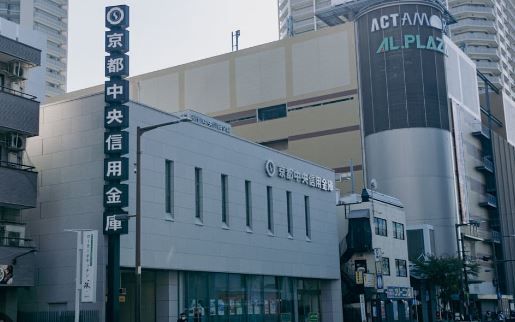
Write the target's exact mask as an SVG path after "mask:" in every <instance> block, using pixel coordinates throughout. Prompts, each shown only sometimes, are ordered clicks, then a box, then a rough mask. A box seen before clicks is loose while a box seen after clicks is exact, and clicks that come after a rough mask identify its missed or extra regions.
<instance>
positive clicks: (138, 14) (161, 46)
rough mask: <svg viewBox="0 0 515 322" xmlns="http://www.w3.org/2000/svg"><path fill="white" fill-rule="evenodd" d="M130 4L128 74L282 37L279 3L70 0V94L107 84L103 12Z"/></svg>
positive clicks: (259, 0)
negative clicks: (234, 39) (236, 38)
mask: <svg viewBox="0 0 515 322" xmlns="http://www.w3.org/2000/svg"><path fill="white" fill-rule="evenodd" d="M117 4H127V5H129V6H130V27H129V30H130V48H131V50H130V52H129V56H130V57H129V58H130V75H131V76H135V75H139V74H142V73H146V72H150V71H155V70H159V69H163V68H167V67H171V66H177V65H180V64H184V63H187V62H191V61H196V60H199V59H203V58H207V57H212V56H216V55H220V54H224V53H227V52H230V51H231V32H232V31H235V30H238V29H239V30H240V31H241V36H240V49H243V48H248V47H252V46H256V45H259V44H263V43H267V42H271V41H274V40H277V39H278V26H277V0H126V1H123V0H118V1H112V0H103V1H100V0H86V1H85V0H69V9H68V10H69V11H68V85H67V90H68V92H70V91H74V90H78V89H82V88H86V87H90V86H94V85H99V84H102V83H103V82H104V80H105V79H104V56H105V51H104V31H105V30H106V29H105V27H104V26H105V24H104V10H105V9H104V8H105V7H106V6H109V5H117Z"/></svg>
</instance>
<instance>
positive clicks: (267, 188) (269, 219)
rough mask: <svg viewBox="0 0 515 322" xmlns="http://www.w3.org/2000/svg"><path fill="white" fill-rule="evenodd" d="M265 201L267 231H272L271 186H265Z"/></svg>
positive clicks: (272, 204) (272, 197)
mask: <svg viewBox="0 0 515 322" xmlns="http://www.w3.org/2000/svg"><path fill="white" fill-rule="evenodd" d="M266 202H267V213H268V231H269V232H271V233H273V232H274V194H273V192H272V187H270V186H267V187H266Z"/></svg>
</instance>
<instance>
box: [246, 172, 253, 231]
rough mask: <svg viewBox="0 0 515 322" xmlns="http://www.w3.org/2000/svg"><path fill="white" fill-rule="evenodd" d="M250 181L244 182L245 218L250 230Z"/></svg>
mask: <svg viewBox="0 0 515 322" xmlns="http://www.w3.org/2000/svg"><path fill="white" fill-rule="evenodd" d="M251 190H252V189H251V186H250V181H248V180H245V214H246V216H245V218H246V220H245V221H246V223H247V227H248V228H252V191H251Z"/></svg>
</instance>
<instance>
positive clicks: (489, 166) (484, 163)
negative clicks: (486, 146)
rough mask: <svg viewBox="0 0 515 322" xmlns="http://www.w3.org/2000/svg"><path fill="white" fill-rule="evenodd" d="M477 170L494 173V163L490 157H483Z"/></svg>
mask: <svg viewBox="0 0 515 322" xmlns="http://www.w3.org/2000/svg"><path fill="white" fill-rule="evenodd" d="M476 170H477V171H480V172H483V173H487V174H493V173H494V163H493V162H492V161H491V160H490V158H489V157H483V159H482V160H481V165H480V166H477V167H476Z"/></svg>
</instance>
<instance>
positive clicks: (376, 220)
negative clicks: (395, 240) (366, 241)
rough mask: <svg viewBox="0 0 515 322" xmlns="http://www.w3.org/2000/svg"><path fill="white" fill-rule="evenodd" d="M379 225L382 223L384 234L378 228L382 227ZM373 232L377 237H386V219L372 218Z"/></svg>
mask: <svg viewBox="0 0 515 322" xmlns="http://www.w3.org/2000/svg"><path fill="white" fill-rule="evenodd" d="M380 223H381V224H382V223H384V227H383V228H384V233H383V229H381V227H380V226H382V225H381V224H380ZM374 232H375V234H376V235H378V236H384V237H388V223H387V221H386V219H383V218H379V217H374Z"/></svg>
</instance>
